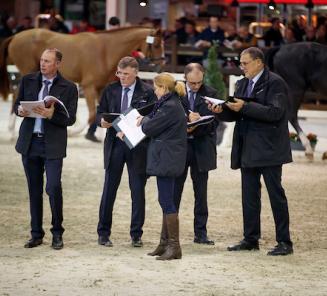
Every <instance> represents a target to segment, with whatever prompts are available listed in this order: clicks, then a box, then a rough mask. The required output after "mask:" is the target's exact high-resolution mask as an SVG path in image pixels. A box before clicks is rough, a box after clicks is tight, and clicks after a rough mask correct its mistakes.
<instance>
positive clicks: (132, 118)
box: [117, 109, 145, 148]
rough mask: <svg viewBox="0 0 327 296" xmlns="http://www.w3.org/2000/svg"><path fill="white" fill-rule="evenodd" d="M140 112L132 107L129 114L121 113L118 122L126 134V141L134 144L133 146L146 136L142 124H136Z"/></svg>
mask: <svg viewBox="0 0 327 296" xmlns="http://www.w3.org/2000/svg"><path fill="white" fill-rule="evenodd" d="M139 116H140V113H139V112H138V111H137V110H136V109H131V111H129V112H128V113H127V114H125V115H123V114H122V115H120V119H121V120H120V121H119V122H118V123H117V126H118V128H119V129H120V130H121V131H122V132H123V133H124V134H125V136H124V140H125V137H126V142H127V144H128V142H129V143H130V144H131V145H132V147H130V148H133V147H135V146H136V145H137V144H138V143H139V142H141V141H142V140H143V139H144V138H145V134H144V133H143V131H142V128H141V126H136V122H137V118H138V117H139Z"/></svg>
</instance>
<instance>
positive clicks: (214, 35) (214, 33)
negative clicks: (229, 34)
mask: <svg viewBox="0 0 327 296" xmlns="http://www.w3.org/2000/svg"><path fill="white" fill-rule="evenodd" d="M224 39H225V32H224V31H223V30H222V29H221V28H220V26H219V18H218V17H217V16H211V17H210V19H209V26H208V27H207V28H206V29H204V30H203V31H202V32H201V33H200V34H199V40H198V41H197V43H196V47H199V48H205V49H208V48H210V47H211V46H212V44H213V42H214V41H217V42H219V44H223V42H224Z"/></svg>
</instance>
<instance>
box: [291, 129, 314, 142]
mask: <svg viewBox="0 0 327 296" xmlns="http://www.w3.org/2000/svg"><path fill="white" fill-rule="evenodd" d="M289 135H290V140H291V141H292V142H300V141H301V140H300V138H299V135H298V134H297V133H294V132H290V134H289ZM307 138H308V140H309V141H310V143H317V141H318V138H317V135H316V134H313V133H309V134H307Z"/></svg>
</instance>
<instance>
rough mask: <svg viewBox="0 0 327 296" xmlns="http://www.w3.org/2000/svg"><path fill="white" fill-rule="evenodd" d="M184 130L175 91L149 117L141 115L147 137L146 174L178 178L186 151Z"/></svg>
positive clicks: (183, 165) (185, 133)
mask: <svg viewBox="0 0 327 296" xmlns="http://www.w3.org/2000/svg"><path fill="white" fill-rule="evenodd" d="M186 129H187V122H186V115H185V112H184V109H183V107H182V104H181V102H180V99H179V97H178V96H177V95H176V94H172V95H171V96H170V97H169V99H167V100H166V101H164V102H163V104H162V105H161V106H160V107H159V109H158V110H157V112H156V113H155V114H154V116H153V117H152V118H150V117H149V116H145V117H144V118H143V120H142V130H143V132H144V133H145V134H146V135H147V136H148V137H150V138H151V141H150V145H149V148H148V157H147V168H146V172H147V174H148V175H150V176H161V177H178V176H180V175H181V174H182V173H183V171H184V168H185V162H186V152H187V132H186Z"/></svg>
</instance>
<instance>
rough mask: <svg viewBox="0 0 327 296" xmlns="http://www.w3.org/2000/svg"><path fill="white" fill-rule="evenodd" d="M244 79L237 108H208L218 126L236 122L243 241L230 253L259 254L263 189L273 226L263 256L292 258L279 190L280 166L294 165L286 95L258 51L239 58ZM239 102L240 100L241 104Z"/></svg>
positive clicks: (285, 208)
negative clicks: (273, 241)
mask: <svg viewBox="0 0 327 296" xmlns="http://www.w3.org/2000/svg"><path fill="white" fill-rule="evenodd" d="M240 61H241V63H240V66H241V68H242V70H243V72H244V76H245V78H243V79H241V80H239V81H238V82H237V84H236V91H235V94H234V97H235V102H233V103H232V102H229V103H226V104H224V105H223V106H210V105H209V108H211V110H212V111H214V112H216V113H218V114H217V117H218V118H219V119H220V120H226V121H236V124H235V129H234V137H233V147H232V154H231V167H232V169H239V168H240V169H241V177H242V206H243V230H244V238H243V240H242V241H240V242H239V243H238V244H236V245H232V246H229V247H228V248H227V249H228V251H243V250H259V239H260V236H261V231H260V211H261V183H260V178H261V176H263V180H264V182H265V185H266V187H267V191H268V195H269V199H270V204H271V208H272V212H273V216H274V220H275V227H276V240H277V243H278V244H277V246H275V248H273V249H272V250H271V251H269V252H268V254H267V255H271V256H277V255H289V254H292V253H293V246H292V241H291V238H290V232H289V213H288V205H287V198H286V195H285V192H284V189H283V187H282V184H281V178H282V165H283V164H284V163H289V162H291V161H292V155H291V148H290V140H289V131H288V120H287V102H288V100H287V96H288V90H287V85H286V84H285V82H284V80H283V79H282V78H281V77H279V76H278V75H276V74H274V73H272V72H269V71H268V69H266V68H265V65H264V55H263V53H262V51H261V50H260V49H259V48H256V47H249V48H247V49H245V50H243V51H242V53H241V59H240ZM239 98H243V99H239Z"/></svg>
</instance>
